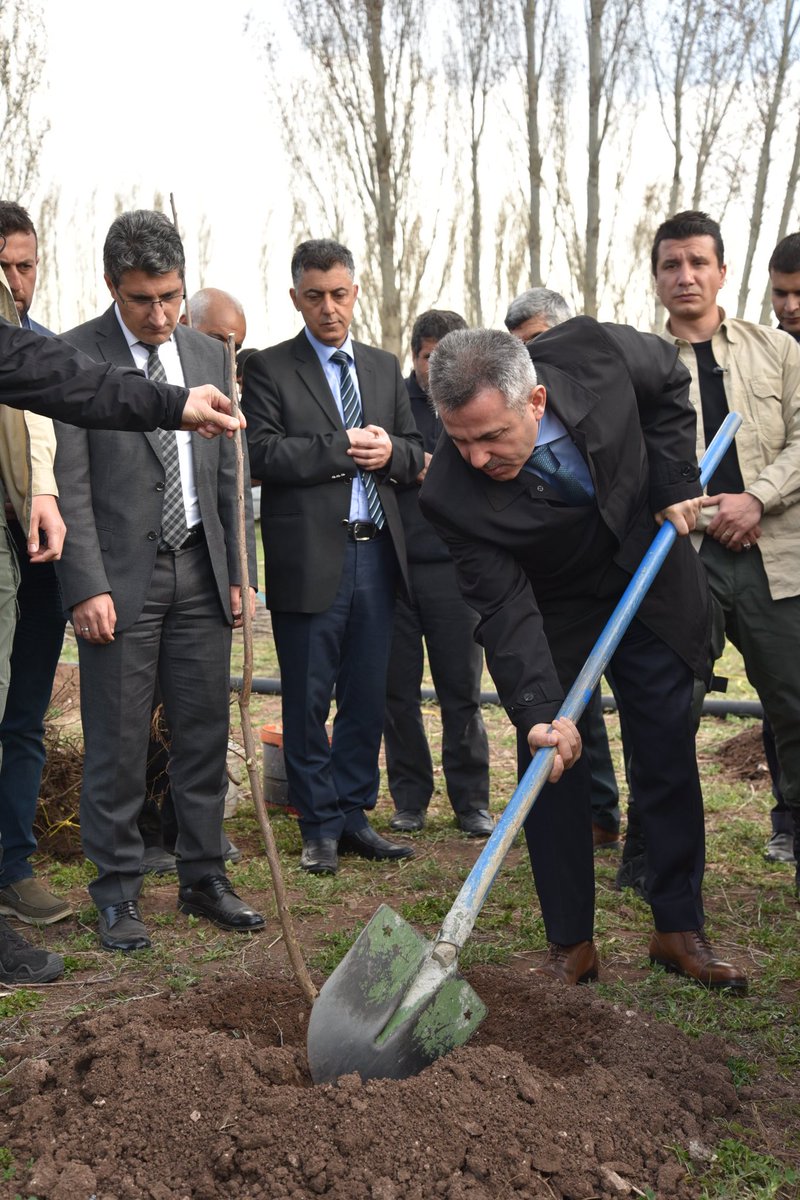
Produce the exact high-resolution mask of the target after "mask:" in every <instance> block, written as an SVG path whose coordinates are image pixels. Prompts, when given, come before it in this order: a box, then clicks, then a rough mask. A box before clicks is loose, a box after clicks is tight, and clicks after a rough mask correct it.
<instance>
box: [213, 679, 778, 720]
mask: <svg viewBox="0 0 800 1200" xmlns="http://www.w3.org/2000/svg"><path fill="white" fill-rule="evenodd" d="M241 686H242V677H241V675H232V676H231V691H232V692H235V691H238V690H239V688H240V687H241ZM252 690H253V691H254V692H255V693H256V694H257V695H259V696H280V694H281V681H280V679H271V678H268V677H267V676H266V675H257V676H254V677H253V687H252ZM422 699H423V700H432V701H434V703H435V702H436V692H435V691H434V690H433V688H428V687H424V688H423V689H422ZM602 699H603V711H604V712H616V708H617V703H616V701H615V699H614V697H613V696H603V698H602ZM499 703H500V698H499V696H498V695H497V692H481V704H499ZM703 715H704V716H706V717H762V716H763V715H764V710H763V709H762V707H761V703H760V701H758V700H710V699H709V698H708V697H706V699H705V700H704V701H703Z"/></svg>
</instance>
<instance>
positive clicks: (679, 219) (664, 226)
mask: <svg viewBox="0 0 800 1200" xmlns="http://www.w3.org/2000/svg"><path fill="white" fill-rule="evenodd" d="M691 237H710V238H713V239H714V249H715V250H716V252H717V263H718V265H719V266H720V267H721V266H723V265H724V263H725V247H724V246H723V244H722V233H721V232H720V228H719V225H718V224H717V222H716V221H715V220H714V218H713V217H710V216H709V215H708V213H704V212H699V211H698V210H697V209H689V210H688V211H687V212H679V213H676V214H675V216H674V217H667V219H666V221H663V222H662V223H661V225H659V227H658V229H657V230H656V236H655V238H654V239H653V249H652V250H651V251H650V265H651V267H652V269H653V275H654V276H655V274H656V271H657V269H658V247H659V246H660V244H661V243H662V242H666V241H672V240H675V241H682V240H683V239H684V238H691Z"/></svg>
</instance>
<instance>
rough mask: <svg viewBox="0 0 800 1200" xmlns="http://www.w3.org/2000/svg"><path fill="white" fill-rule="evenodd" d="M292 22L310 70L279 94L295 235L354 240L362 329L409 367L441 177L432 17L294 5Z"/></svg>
mask: <svg viewBox="0 0 800 1200" xmlns="http://www.w3.org/2000/svg"><path fill="white" fill-rule="evenodd" d="M288 11H289V18H290V21H291V24H292V27H293V29H294V32H295V34H296V35H297V37H298V39H299V42H300V44H301V46H302V47H303V48H304V50H305V51H306V52H307V54H308V55H309V56H310V60H311V80H310V82H309V80H308V79H301V78H298V80H297V82H296V84H295V85H294V87H291V86H290V87H289V88H288V89H286V88H285V85H284V84H283V83H281V84H280V85H278V84H276V85H275V86H274V87H273V95H274V97H275V99H276V101H277V102H278V103H279V105H280V110H281V114H282V120H283V129H284V132H285V137H284V141H285V145H286V150H287V153H288V155H289V159H290V162H291V166H292V179H291V188H292V194H293V196H294V197H295V221H296V232H297V233H301V232H302V234H304V235H305V236H311V235H312V233H313V236H321V235H322V233H324V234H326V235H328V236H339V237H340V238H343V239H344V240H347V241H351V240H352V238H353V235H354V234H357V235H358V236H357V242H360V243H361V246H360V247H359V246H358V245H356V247H355V248H356V250H357V251H358V250H359V249H361V251H362V254H363V261H362V262H361V263H360V271H359V275H360V278H361V281H362V284H363V285H364V286H363V289H362V297H361V302H360V304H359V309H358V322H359V323H360V324H361V325H363V327H364V328H365V330H366V332H367V333H368V335H369V336H370V337H371V338H372V339H373V340H376V341H377V342H378V343H379V344H381V345H383V346H384V347H385V348H386V349H387V350H391V351H392V352H393V353H395V354H397V355H399V356H402V353H403V346H404V340H405V336H406V334H407V329H408V322H409V319H410V317H411V316H413V315H415V314H414V311H413V310H414V308H415V307H416V304H417V303H418V299H419V296H420V289H421V286H422V280H423V277H424V276H425V271H426V268H427V266H428V261H429V255H430V253H431V248H432V246H433V244H434V242H435V240H436V235H437V230H438V226H437V221H436V218H435V214H434V215H433V216H432V217H428V213H429V211H430V206H428V207H427V208H426V206H425V205H424V203H423V201H424V195H425V193H426V192H428V193H429V192H430V189H431V188H433V189H436V188H437V187H438V186H439V182H438V181H437V176H439V177H440V178H443V177H444V171H445V170H446V162H445V155H446V153H447V151H446V139H445V138H444V137H440V136H438V130H437V135H436V147H437V152H436V156H435V160H434V163H433V166H432V165H431V154H430V146H431V139H432V136H433V135H432V130H433V125H434V120H435V111H434V103H433V90H432V81H431V75H430V71H429V70H428V68H427V66H426V64H425V62H424V58H423V54H422V49H423V46H424V45H425V41H426V29H425V19H426V15H427V10H426V9H425V7H424V5H423V2H422V0H289V3H288ZM280 88H283V89H284V90H283V94H282V95H281V94H280V90H279V89H280ZM423 152H424V154H423ZM426 218H427V220H426ZM302 225H304V226H305V228H304V229H303V228H302ZM443 269H446V267H445V268H443Z"/></svg>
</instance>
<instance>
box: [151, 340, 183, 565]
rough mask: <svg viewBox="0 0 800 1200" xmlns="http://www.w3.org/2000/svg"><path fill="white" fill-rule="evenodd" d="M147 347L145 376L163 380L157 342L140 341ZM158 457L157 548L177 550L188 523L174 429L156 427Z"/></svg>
mask: <svg viewBox="0 0 800 1200" xmlns="http://www.w3.org/2000/svg"><path fill="white" fill-rule="evenodd" d="M139 344H140V345H141V346H144V348H145V350H146V351H147V378H148V379H152V380H153V381H154V382H155V383H166V382H167V373H166V371H165V370H164V364H163V363H162V361H161V359H160V358H159V357H158V346H152V345H151V344H150V343H149V342H140V343H139ZM156 432H157V433H158V440H159V442H160V444H161V457H162V459H163V460H164V472H165V477H166V478H165V484H164V507H163V509H162V512H161V536H160V537H159V539H158V545H159V549H160V550H165V549H166V550H177V549H178V548H179V547H180V546H182V545H183V543H184V542H185V541H186V537H187V535H188V533H189V527H188V525H187V524H186V508H185V506H184V503H183V485H182V484H181V466H180V458H179V456H178V440H177V438H176V437H175V430H174V429H158V430H156Z"/></svg>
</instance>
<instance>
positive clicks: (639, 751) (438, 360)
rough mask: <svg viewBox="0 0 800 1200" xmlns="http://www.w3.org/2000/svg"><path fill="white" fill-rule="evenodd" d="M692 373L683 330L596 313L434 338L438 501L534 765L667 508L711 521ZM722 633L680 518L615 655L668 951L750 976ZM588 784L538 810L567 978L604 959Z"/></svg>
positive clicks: (557, 954) (565, 787)
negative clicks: (701, 764) (663, 332)
mask: <svg viewBox="0 0 800 1200" xmlns="http://www.w3.org/2000/svg"><path fill="white" fill-rule="evenodd" d="M531 359H533V362H534V364H535V369H534V367H533V366H532V364H531ZM688 384H689V377H688V372H687V371H686V370H685V369H684V368H683V366H682V365H681V364H680V362H679V361H678V356H677V352H676V350H675V348H674V347H670V346H667V345H666V343H664V342H662V341H661V340H660V339H658V338H656V337H653V336H651V335H647V334H639V333H636V332H635V331H634V330H633V329H628V328H627V327H625V326H616V325H599V324H598V323H597V322H596V321H593V320H591V319H590V318H587V317H576V318H575V319H573V320H571V321H567V322H565V323H564V324H563V325H559V326H557V327H556V328H555V329H552V330H550V331H548V332H547V333H543V334H541V335H540V336H539V337H538V338H537V339H536V340H535V341H534V342H533V343H532V344H531V346H529V347H527V348H526V347H525V346H523V345H521V343H520V342H519V340H518V339H516V338H513V337H512V336H511V335H510V334H505V333H498V332H495V331H491V330H473V331H464V332H456V333H451V334H449V335H448V336H447V337H446V338H444V339H443V340H442V342H441V343H440V345H439V346H438V347H437V350H436V352H435V354H434V355H433V358H432V360H431V396H432V398H433V401H434V403H435V405H436V407H437V410H438V412H439V415H440V416H441V418H442V423H443V424H444V427H445V429H446V430H447V433H448V434H449V435H450V438H449V441H448V440H443V441H442V442H440V444H439V447H438V448H437V451H436V454H435V455H434V457H433V460H432V462H431V465H430V467H429V469H428V475H427V478H426V480H425V483H424V485H423V488H422V493H421V498H420V502H421V504H422V508H423V511H424V512H425V514H426V515H427V516H428V517H429V518H430V519H431V520H432V521H433V523H434V525H435V526H436V529H437V530H438V532H439V533H440V534H441V536H442V537H443V538H444V540H445V541H446V542H447V545H448V547H449V549H450V552H451V554H452V555H453V558H454V560H455V563H456V568H457V571H458V576H459V583H460V586H461V590H462V592H463V594H464V596H465V597H466V599H467V600H468V602H469V603H470V604H471V605H472V607H473V608H475V609H476V610H477V612H478V614H479V616H480V621H479V624H478V636H479V640H480V641H481V642H482V643H483V646H484V648H485V650H486V656H487V661H488V664H489V669H490V671H491V672H492V676H493V678H494V681H495V684H496V685H497V690H498V692H499V694H500V698H501V701H502V703H503V704H504V706H505V708H506V711H507V712H508V714H509V717H510V718H511V720H512V721H513V723H514V725H515V726H516V728H517V738H518V752H519V760H520V768H521V769H524V767H525V766H526V765H527V762H528V760H529V756H530V753H531V752H532V751H533V750H534V749H535V748H537V747H538V746H541V745H545V744H546V745H549V744H552V737H553V734H552V733H550V728H549V722H551V721H552V719H553V717H554V716H555V714H556V713H557V712H558V709H559V707H560V705H561V703H562V700H563V697H564V694H565V690H566V688H567V687H568V686H569V685H570V684H571V683H572V681H573V680H574V678H575V676H576V674H577V672H578V670H579V669H580V667H581V665H582V664H583V662H584V661H585V659H586V657H587V656H588V653H589V652H590V650H591V648H592V645H593V644H594V642H595V641H596V639H597V637H598V636H599V634H600V632H601V631H602V629H603V627H604V625H605V623H606V621H607V620H608V618H609V616H610V615H611V613H612V611H613V609H614V607H615V605H616V604H617V602H618V600H619V599H620V597H621V595H622V593H623V591H624V589H625V587H626V586H627V584H628V582H629V581H630V578H631V576H632V574H633V572H634V571H635V569H636V568H637V567H638V565H639V563H640V561H641V559H642V557H643V555H644V553H645V551H646V550H647V549H648V547H649V545H650V544H651V542H652V538H653V535H654V534H655V532H656V530H657V524H659V523H661V522H663V521H664V520H665V519H669V520H671V521H672V522H673V524H674V525H675V528H676V530H677V532H678V534H680V535H686V534H688V533H689V532H690V531H691V529H692V528H693V527H694V524H695V521H696V519H697V512H698V509H699V506H700V496H701V486H700V482H699V470H698V467H697V463H696V460H695V451H694V445H695V421H694V413H693V410H692V408H691V406H690V404H689V400H688ZM709 632H710V607H709V596H708V587H707V584H706V581H705V576H704V574H703V570H702V567H701V565H700V564H699V563H698V562H697V556H696V554H695V553H694V551H693V550H692V547H691V544H690V542H689V539H688V537H686V536H680V537H679V538H678V539H677V541H676V543H675V545H674V546H673V547H672V549H671V551H670V553H669V554H668V555H667V559H666V561H665V563H664V565H663V567H662V569H661V572H660V574H659V575H658V577H657V578H656V580H655V582H654V584H653V586H652V587H651V589H650V591H649V593H648V594H647V595H646V596H645V597H644V600H643V601H642V603H641V606H640V607H639V610H638V614H637V616H636V617H635V618H634V620H633V621H632V622H631V624H630V627H629V628H628V630H627V632H626V633H625V635H624V636H623V638H622V640H621V642H620V644H619V647H618V648H617V650H616V652H615V654H614V655H613V658H612V667H613V672H614V683H615V688H616V691H617V695H618V700H619V702H620V707H621V711H622V712H623V714H624V717H625V720H626V727H627V730H628V734H629V739H630V750H631V763H630V776H631V784H632V787H633V790H634V791H635V793H636V796H637V799H638V801H639V804H640V810H641V817H642V823H643V825H644V826H645V832H646V836H647V841H648V846H652V847H653V852H652V855H651V861H650V864H649V879H648V883H649V893H650V903H651V907H652V910H653V917H654V921H655V928H656V931H655V933H654V934H653V935H652V937H651V940H650V948H649V949H650V958H651V961H653V962H654V963H659V964H661V965H663V966H665V967H666V968H667V969H668V970H671V971H675V972H678V973H680V974H683V975H686V976H688V977H690V978H692V979H694V980H696V981H697V982H699V983H701V984H703V985H705V986H706V987H713V988H725V989H730V990H733V991H736V992H740V993H742V992H744V991H745V990H746V987H747V979H746V976H745V975H744V974H743V973H742V972H741V971H739V970H738V969H737V968H736V967H734V966H731V965H730V964H728V963H724V962H721V961H720V960H719V959H717V958H716V956H715V955H714V952H713V950H712V948H711V946H710V945H709V943H708V941H707V939H706V937H705V935H704V933H703V923H704V915H703V901H702V878H703V870H704V859H705V854H704V828H703V800H702V793H701V790H700V781H699V777H698V772H697V760H696V754H695V744H694V730H693V726H692V719H691V711H690V709H691V699H692V690H693V683H694V678H695V675H701V676H702V675H706V674H707V673H708V639H709ZM548 739H550V740H548ZM562 741H563V736H562V735H561V734H559V741H558V745H559V749H560V748H561V743H562ZM566 752H567V759H565V765H569V758H570V752H569V747H566ZM589 795H590V777H589V768H588V764H587V763H586V760H585V759H580V760H579V761H577V762H576V763H575V764H574V765H573V766H572V769H571V770H568V771H566V772H565V773H564V775H563V777H562V778H561V779H560V781H559V782H558V783H557V784H547V785H546V786H545V788H544V789H543V791H542V793H541V795H540V796H539V798H538V800H537V802H536V804H535V805H534V807H533V809H532V811H531V813H530V815H529V817H528V819H527V821H526V825H525V834H526V838H527V841H528V850H529V853H530V857H531V865H532V867H533V872H534V879H535V882H536V888H537V891H538V893H539V899H540V902H541V906H542V915H543V918H544V923H545V929H546V933H547V940H548V943H549V951H548V956H547V959H546V960H545V963H544V965H543V966H542V967H540V968H538V970H539V971H540V972H542V973H544V974H545V975H548V976H550V977H552V978H554V979H556V980H559V981H560V982H562V983H567V984H574V983H580V982H582V981H584V980H587V979H593V978H595V977H596V976H597V970H598V960H597V953H596V950H595V948H594V943H593V940H592V938H593V918H594V872H593V859H592V835H591V810H590V803H589Z"/></svg>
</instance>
